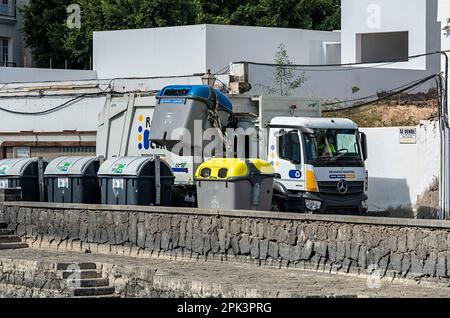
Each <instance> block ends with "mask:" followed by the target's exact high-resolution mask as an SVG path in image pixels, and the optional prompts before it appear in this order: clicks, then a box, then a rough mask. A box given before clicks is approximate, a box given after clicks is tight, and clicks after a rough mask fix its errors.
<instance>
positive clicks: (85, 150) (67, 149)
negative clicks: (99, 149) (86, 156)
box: [59, 147, 96, 153]
mask: <svg viewBox="0 0 450 318" xmlns="http://www.w3.org/2000/svg"><path fill="white" fill-rule="evenodd" d="M95 151H96V149H95V147H61V148H60V149H59V152H61V153H95Z"/></svg>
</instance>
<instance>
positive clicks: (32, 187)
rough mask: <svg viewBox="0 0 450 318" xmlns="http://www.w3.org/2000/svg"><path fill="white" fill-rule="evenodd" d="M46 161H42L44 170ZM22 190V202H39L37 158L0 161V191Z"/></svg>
mask: <svg viewBox="0 0 450 318" xmlns="http://www.w3.org/2000/svg"><path fill="white" fill-rule="evenodd" d="M46 165H47V162H46V161H43V167H44V169H45V167H46ZM8 188H9V189H17V188H20V189H21V190H22V200H23V201H35V202H38V201H39V200H40V196H39V167H38V159H37V158H20V159H4V160H0V189H8Z"/></svg>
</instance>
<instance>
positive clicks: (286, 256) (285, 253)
mask: <svg viewBox="0 0 450 318" xmlns="http://www.w3.org/2000/svg"><path fill="white" fill-rule="evenodd" d="M278 247H279V251H278V254H279V255H280V256H281V258H282V259H283V260H286V261H289V260H290V251H291V247H290V246H289V245H288V244H286V243H281V244H279V246H278Z"/></svg>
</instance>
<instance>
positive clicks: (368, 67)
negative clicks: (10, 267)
mask: <svg viewBox="0 0 450 318" xmlns="http://www.w3.org/2000/svg"><path fill="white" fill-rule="evenodd" d="M443 53H450V50H445V51H434V52H428V53H423V54H417V55H411V56H408V57H407V58H398V59H393V60H390V61H378V62H371V63H367V62H357V63H339V64H315V65H314V64H276V63H261V62H251V61H239V62H233V63H232V64H239V63H247V64H250V65H258V66H268V67H286V68H295V69H298V68H304V70H309V71H323V72H334V71H355V70H359V69H371V68H379V67H381V66H386V65H391V64H395V63H403V62H408V61H409V60H411V59H417V58H421V57H425V56H430V55H436V54H443ZM367 64H376V65H371V66H366V67H358V68H348V69H335V70H333V69H327V70H310V69H309V68H314V67H317V68H324V67H345V66H347V67H352V66H359V65H367Z"/></svg>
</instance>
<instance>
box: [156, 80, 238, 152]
mask: <svg viewBox="0 0 450 318" xmlns="http://www.w3.org/2000/svg"><path fill="white" fill-rule="evenodd" d="M156 98H157V105H156V107H155V112H154V113H153V118H152V122H151V128H150V138H151V140H152V141H153V142H154V143H156V144H158V145H160V146H164V147H166V148H167V149H168V150H169V151H171V149H173V147H174V146H175V145H179V146H183V147H191V148H193V147H199V146H203V142H202V140H201V138H195V134H196V133H200V134H201V133H202V131H203V130H205V129H207V128H211V127H216V128H217V126H220V125H226V124H227V122H228V119H229V118H230V116H231V114H232V110H233V107H232V103H231V101H230V100H229V99H228V97H226V96H225V95H224V94H223V93H221V92H220V91H218V90H216V89H213V88H211V87H209V86H205V85H191V86H189V85H187V86H182V85H173V86H168V87H165V88H164V89H162V90H161V91H160V92H159V94H158V95H157V97H156Z"/></svg>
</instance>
